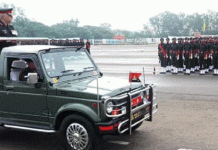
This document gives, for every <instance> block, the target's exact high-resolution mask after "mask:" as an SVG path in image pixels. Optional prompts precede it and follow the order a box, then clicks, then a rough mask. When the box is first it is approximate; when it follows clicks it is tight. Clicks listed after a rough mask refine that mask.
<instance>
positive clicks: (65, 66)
mask: <svg viewBox="0 0 218 150" xmlns="http://www.w3.org/2000/svg"><path fill="white" fill-rule="evenodd" d="M41 56H42V61H43V64H44V67H45V69H46V72H47V74H48V76H49V77H51V78H52V77H62V76H68V75H72V74H78V75H81V74H83V73H84V72H89V71H94V70H97V68H96V67H95V65H94V63H93V62H92V60H91V59H90V57H89V56H88V55H87V53H86V52H85V51H84V50H79V51H75V50H63V49H60V50H51V51H46V52H44V53H42V55H41Z"/></svg>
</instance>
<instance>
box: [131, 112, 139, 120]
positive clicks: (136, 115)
mask: <svg viewBox="0 0 218 150" xmlns="http://www.w3.org/2000/svg"><path fill="white" fill-rule="evenodd" d="M141 115H142V111H138V112H137V113H134V114H133V115H132V116H131V120H135V119H137V118H138V117H140V116H141Z"/></svg>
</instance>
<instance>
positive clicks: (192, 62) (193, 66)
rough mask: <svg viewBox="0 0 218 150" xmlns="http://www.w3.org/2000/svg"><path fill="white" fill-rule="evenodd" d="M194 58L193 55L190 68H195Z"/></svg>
mask: <svg viewBox="0 0 218 150" xmlns="http://www.w3.org/2000/svg"><path fill="white" fill-rule="evenodd" d="M195 66H196V65H195V58H194V57H193V58H192V59H191V68H195Z"/></svg>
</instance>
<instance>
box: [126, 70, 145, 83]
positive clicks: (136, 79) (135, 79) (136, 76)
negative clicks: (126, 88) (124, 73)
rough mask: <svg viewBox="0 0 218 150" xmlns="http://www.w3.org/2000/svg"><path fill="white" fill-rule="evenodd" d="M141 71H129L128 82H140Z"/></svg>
mask: <svg viewBox="0 0 218 150" xmlns="http://www.w3.org/2000/svg"><path fill="white" fill-rule="evenodd" d="M141 75H142V74H141V73H133V72H130V73H129V82H141V81H140V79H139V77H140V76H141Z"/></svg>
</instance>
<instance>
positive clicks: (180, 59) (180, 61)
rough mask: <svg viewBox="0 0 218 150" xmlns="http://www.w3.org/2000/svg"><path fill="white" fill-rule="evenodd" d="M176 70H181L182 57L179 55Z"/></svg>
mask: <svg viewBox="0 0 218 150" xmlns="http://www.w3.org/2000/svg"><path fill="white" fill-rule="evenodd" d="M178 68H183V59H182V55H179V60H178Z"/></svg>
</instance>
